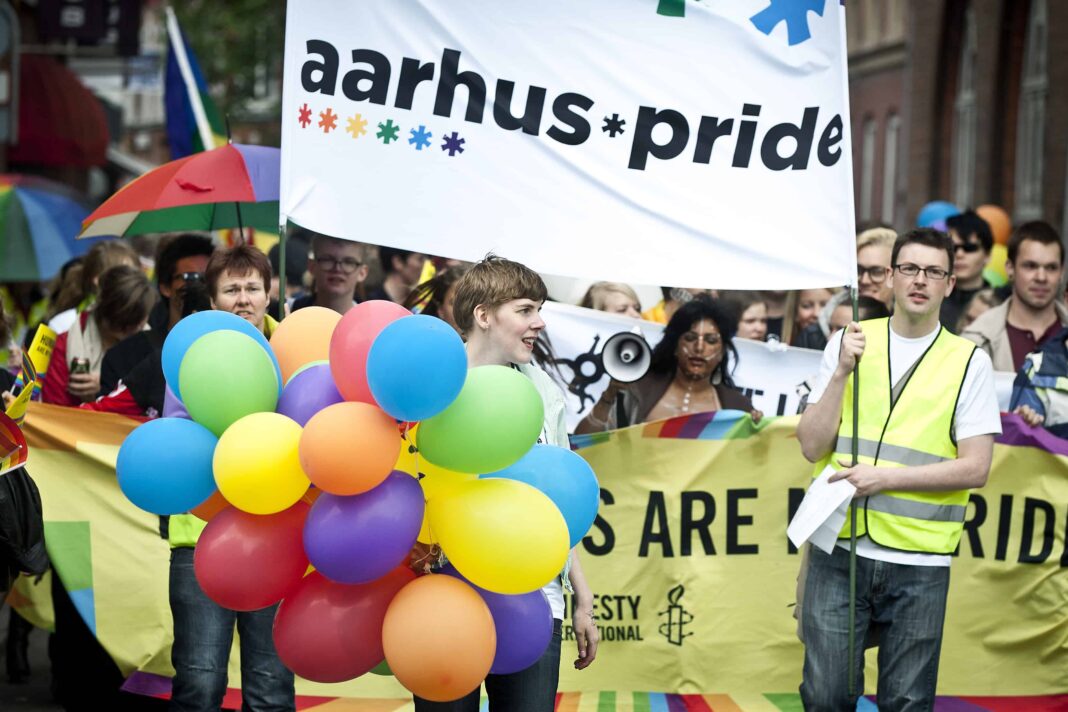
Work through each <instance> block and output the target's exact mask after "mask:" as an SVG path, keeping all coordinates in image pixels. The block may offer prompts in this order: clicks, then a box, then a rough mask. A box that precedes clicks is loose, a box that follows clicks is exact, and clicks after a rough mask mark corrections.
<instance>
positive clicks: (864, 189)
mask: <svg viewBox="0 0 1068 712" xmlns="http://www.w3.org/2000/svg"><path fill="white" fill-rule="evenodd" d="M875 130H876V125H875V119H872V118H867V119H865V120H864V127H863V129H861V145H860V219H861V220H862V221H864V220H871V217H872V216H871V208H872V198H873V196H872V191H873V189H874V184H875Z"/></svg>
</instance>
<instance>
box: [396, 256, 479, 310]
mask: <svg viewBox="0 0 1068 712" xmlns="http://www.w3.org/2000/svg"><path fill="white" fill-rule="evenodd" d="M468 269H469V267H467V266H466V265H456V266H455V267H449V268H448V269H445V270H442V271H441V272H438V273H437V274H436V275H434V276H433V277H432V278H431V279H428V280H427V281H425V282H423V283H422V284H420V285H418V286H417V287H416V288H415V289H413V290H412V291H411V294H409V295H408V298H407V299H405V300H404V306H405V307H406V308H408V309H416V308H418V307H420V306H422V310H421V311H420V312H419V313H420V314H425V315H427V316H436V317H440V316H441V306H442V304H444V303H445V295H446V294H448V293H449V288H450V287H451V286H452V285H454V284H456V282H457V281H459V279H460V277H463V276H464V275H465V274H466V273H467V270H468Z"/></svg>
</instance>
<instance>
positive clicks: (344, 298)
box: [290, 234, 367, 314]
mask: <svg viewBox="0 0 1068 712" xmlns="http://www.w3.org/2000/svg"><path fill="white" fill-rule="evenodd" d="M308 273H309V274H311V276H312V281H313V283H314V284H313V287H312V293H311V294H309V295H306V296H304V297H300V298H298V299H296V300H294V301H293V302H292V303H291V304H290V310H291V311H296V310H297V309H303V308H304V307H310V306H317V307H326V308H327V309H333V310H334V311H336V312H337V313H338V314H344V313H345V312H347V311H348V310H349V309H352V308H353V307H354V306H356V289H357V288H358V287H359V286H360V285H361V284H362V283H363V280H365V279H367V260H366V259H365V252H364V246H363V245H362V244H361V243H359V242H353V241H352V240H342V239H339V238H336V237H329V236H327V235H317V234H316V235H313V236H312V239H311V254H310V255H309V257H308Z"/></svg>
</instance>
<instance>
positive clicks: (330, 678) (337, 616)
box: [274, 566, 433, 682]
mask: <svg viewBox="0 0 1068 712" xmlns="http://www.w3.org/2000/svg"><path fill="white" fill-rule="evenodd" d="M413 580H415V574H414V573H412V570H411V569H409V568H408V567H407V566H398V567H397V568H395V569H393V571H391V572H389V573H388V574H386V575H385V576H383V577H381V578H379V579H375V580H374V581H371V582H370V583H361V584H356V585H348V584H343V583H335V582H333V581H331V580H329V579H328V578H326V577H324V576H323V575H322V574H320V573H319V572H318V571H313V572H312V573H310V574H308V575H307V576H306V577H305V578H304V580H303V581H301V582H300V585H299V586H297V588H295V589H294V590H293V591H292V592H291V593H290V594H289V595H288V596H286V599H285V600H284V601H282V605H281V606H279V608H278V613H277V614H276V615H275V619H274V646H275V648H276V649H277V650H278V657H279V658H281V659H282V662H283V663H285V666H286V667H287V668H289V669H290V670H292V671H293V672H295V673H296V674H298V675H300V676H301V677H303V678H305V679H307V680H313V681H315V682H342V681H344V680H351V679H353V678H354V677H359V676H360V675H363V674H364V673H365V672H367V671H369V670H371V669H372V668H374V667H375V666H376V665H378V664H379V663H380V662H382V660H383V659H384V658H385V656H386V654H385V652H384V651H383V650H382V621H383V620H384V619H385V617H386V610H387V609H388V608H389V604H390V603H391V602H392V601H393V597H394V596H396V595H397V592H398V591H400V590H401V589H402V588H404V586H406V585H407V584H408V583H410V582H411V581H413ZM428 615H429V616H430V619H429V620H430V622H429V623H428V625H432V624H433V615H432V614H430V613H428Z"/></svg>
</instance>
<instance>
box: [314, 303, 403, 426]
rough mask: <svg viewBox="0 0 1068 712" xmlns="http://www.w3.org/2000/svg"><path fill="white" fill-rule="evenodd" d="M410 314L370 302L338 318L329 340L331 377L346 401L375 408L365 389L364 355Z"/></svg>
mask: <svg viewBox="0 0 1068 712" xmlns="http://www.w3.org/2000/svg"><path fill="white" fill-rule="evenodd" d="M411 314H412V313H411V312H410V311H408V310H407V309H405V308H404V307H402V306H401V305H399V304H394V303H393V302H387V301H385V300H381V299H373V300H371V301H369V302H362V303H360V304H357V305H356V306H354V307H353V308H352V309H349V310H348V312H347V313H346V314H345V316H343V317H341V321H339V322H338V324H337V326H336V327H335V328H334V335H333V336H332V337H331V338H330V373H331V375H333V377H334V383H336V384H337V389H338V391H340V392H341V395H342V396H343V397H344V398H345V400H347V401H360V402H363V403H370V404H371V405H375V406H377V405H378V403H376V402H375V399H374V396H372V395H371V388H370V386H368V385H367V352H368V351H370V350H371V344H372V343H374V340H375V337H377V336H378V334H379V332H381V331H382V329H384V328H386V326H388V325H389V324H391V323H393V322H394V321H396V320H397V319H400V318H401V317H402V316H411Z"/></svg>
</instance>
